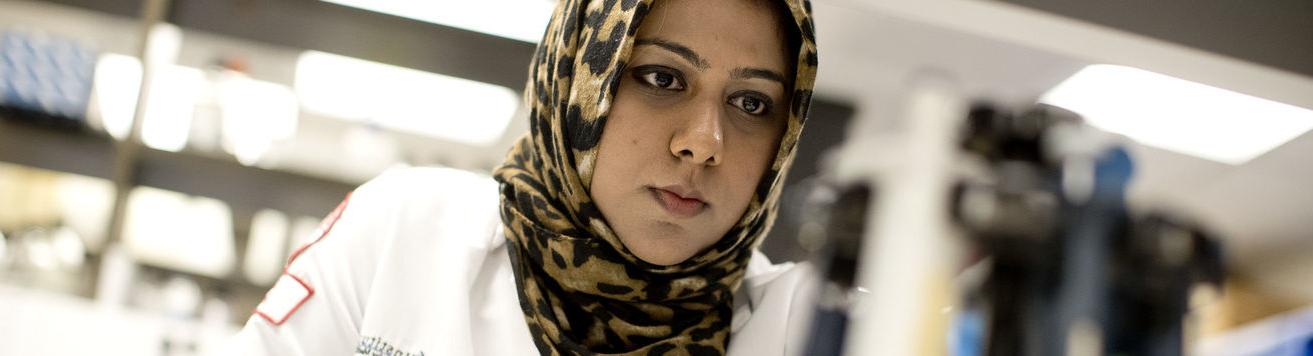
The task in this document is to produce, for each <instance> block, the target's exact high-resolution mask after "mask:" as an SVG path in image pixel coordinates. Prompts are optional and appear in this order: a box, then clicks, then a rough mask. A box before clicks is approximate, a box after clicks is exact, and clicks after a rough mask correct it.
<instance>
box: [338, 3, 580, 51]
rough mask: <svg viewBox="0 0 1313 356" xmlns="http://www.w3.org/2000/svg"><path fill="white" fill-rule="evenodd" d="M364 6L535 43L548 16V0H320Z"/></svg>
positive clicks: (539, 37) (371, 9) (367, 8)
mask: <svg viewBox="0 0 1313 356" xmlns="http://www.w3.org/2000/svg"><path fill="white" fill-rule="evenodd" d="M324 1H326V2H331V3H334V4H339V5H345V6H350V7H355V8H360V9H364V10H369V11H374V12H379V13H384V14H388V15H393V16H400V17H405V18H409V19H414V20H419V21H424V22H431V23H435V24H439V25H443V26H450V27H456V28H460V29H465V30H470V31H475V32H482V33H486V34H490V35H494V36H500V37H505V38H510V39H514V40H520V41H525V42H531V43H537V42H538V40H540V39H541V38H542V35H543V29H545V28H547V22H548V20H550V19H551V16H552V9H553V8H554V7H555V6H556V2H555V1H549V0H477V1H469V0H419V1H417V0H324Z"/></svg>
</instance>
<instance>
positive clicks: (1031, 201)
mask: <svg viewBox="0 0 1313 356" xmlns="http://www.w3.org/2000/svg"><path fill="white" fill-rule="evenodd" d="M960 143H961V147H960V148H961V153H962V154H963V155H964V157H969V158H971V159H973V160H975V161H976V162H980V163H981V166H983V167H984V169H983V172H979V173H977V174H974V175H968V176H964V177H962V178H960V179H959V180H958V183H957V184H956V186H955V187H954V188H953V194H952V195H951V199H952V202H951V203H950V204H949V206H950V207H951V210H952V211H951V215H952V217H953V219H952V220H953V222H954V224H956V225H957V226H958V228H959V229H960V231H962V232H963V235H964V238H965V241H963V242H964V244H965V245H966V246H968V247H967V250H968V251H972V253H970V255H971V256H972V257H971V258H970V260H969V261H963V265H972V266H974V267H973V268H972V269H973V270H979V271H981V272H982V273H980V275H981V278H979V279H978V280H976V281H975V283H967V284H959V287H960V288H962V289H964V290H960V291H959V292H960V294H961V295H962V296H963V297H964V298H965V300H963V301H962V305H963V308H960V310H959V311H957V313H958V314H959V317H958V318H956V319H957V320H958V321H957V323H959V324H968V325H966V327H962V326H961V325H959V326H958V327H956V328H954V329H953V330H952V331H950V332H952V333H956V334H957V335H952V336H951V337H946V338H945V339H946V340H955V342H954V344H955V346H954V347H952V348H950V350H951V352H952V353H954V354H958V355H1022V356H1030V355H1154V356H1157V355H1162V356H1166V355H1181V354H1182V353H1183V327H1182V325H1183V318H1184V316H1185V315H1186V313H1187V312H1188V311H1189V309H1188V308H1189V299H1190V294H1191V291H1192V290H1193V288H1194V287H1195V286H1197V285H1198V284H1199V283H1210V284H1213V285H1220V283H1221V281H1222V278H1223V265H1222V255H1221V246H1220V244H1219V243H1218V242H1217V240H1215V239H1214V238H1213V237H1212V236H1211V235H1210V234H1208V233H1206V232H1205V231H1204V230H1203V229H1201V228H1200V227H1198V226H1196V225H1194V224H1192V223H1190V222H1188V221H1187V220H1183V219H1181V218H1179V217H1175V216H1171V215H1167V214H1162V213H1157V212H1144V213H1139V212H1137V213H1132V212H1131V211H1129V210H1128V208H1127V205H1126V199H1125V196H1126V187H1127V184H1128V182H1129V181H1130V179H1131V176H1132V173H1133V165H1132V163H1131V159H1130V156H1129V154H1128V153H1127V152H1126V151H1125V150H1124V149H1122V148H1121V147H1120V146H1118V145H1117V144H1115V143H1108V142H1106V140H1101V139H1099V135H1098V134H1097V133H1096V130H1093V129H1092V128H1090V127H1089V126H1086V125H1084V123H1083V122H1082V120H1081V118H1080V117H1079V116H1077V115H1076V114H1074V113H1072V112H1069V111H1066V110H1063V109H1061V108H1057V107H1052V106H1047V105H1038V106H1036V107H1033V108H1030V109H1028V110H1025V111H1023V112H1021V113H1017V114H1014V113H1011V112H1008V111H1006V110H1003V109H1000V108H998V107H996V106H993V105H989V104H978V105H975V106H974V107H972V108H971V110H970V112H969V113H967V115H966V121H965V124H964V130H963V133H962V135H961V140H960ZM876 188H878V187H864V186H856V187H853V186H848V187H837V188H836V187H833V186H830V187H819V188H817V192H818V193H815V194H813V195H814V196H817V197H820V198H818V199H814V200H816V201H817V202H818V203H817V204H818V206H819V207H821V208H820V209H815V211H819V212H820V213H818V214H819V215H820V216H818V217H816V218H818V219H821V221H824V222H825V224H824V226H825V228H824V229H821V230H815V229H814V230H813V231H811V232H810V235H813V236H808V232H807V231H804V233H803V234H802V235H803V236H802V238H811V239H821V240H822V241H824V243H823V244H821V246H823V247H822V248H819V249H818V250H817V251H818V252H817V253H816V257H815V258H814V261H815V262H816V264H817V266H818V270H819V271H820V273H821V274H822V277H824V278H823V280H824V281H825V282H824V283H823V287H822V289H821V290H820V291H819V296H818V302H817V305H818V307H817V312H816V314H815V315H816V316H815V318H814V322H813V326H812V330H813V335H812V337H811V341H810V343H809V344H808V346H807V352H805V354H807V355H838V354H843V348H842V347H843V346H842V345H843V343H844V338H846V337H861V336H858V335H847V332H848V330H847V329H848V328H847V327H846V325H847V319H846V315H847V314H846V312H847V308H848V307H849V306H850V305H851V302H852V300H851V299H852V295H853V294H854V293H855V290H856V289H857V286H855V285H854V275H855V274H856V272H857V271H858V270H859V268H860V264H861V262H862V261H860V260H859V257H858V256H857V252H856V251H860V250H861V249H860V248H859V247H860V245H861V244H862V243H863V242H864V241H862V237H863V236H864V235H863V233H862V230H863V229H864V228H865V226H866V225H867V224H866V222H865V221H863V217H865V216H867V215H866V211H867V209H868V206H870V205H871V204H870V203H869V202H870V201H872V199H874V198H875V197H874V196H873V195H874V193H873V192H875V191H877V190H878V189H876ZM817 236H821V237H817ZM871 297H872V298H879V297H880V296H878V295H876V296H871ZM961 316H969V317H961ZM971 324H974V326H973V325H971Z"/></svg>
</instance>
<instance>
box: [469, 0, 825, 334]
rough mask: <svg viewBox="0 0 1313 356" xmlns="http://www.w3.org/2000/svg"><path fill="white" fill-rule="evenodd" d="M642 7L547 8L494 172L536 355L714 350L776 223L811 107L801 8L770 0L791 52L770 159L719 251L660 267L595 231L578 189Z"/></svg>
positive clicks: (805, 7) (596, 213)
mask: <svg viewBox="0 0 1313 356" xmlns="http://www.w3.org/2000/svg"><path fill="white" fill-rule="evenodd" d="M652 1H654V0H619V1H617V0H605V1H596V0H595V1H588V0H561V1H559V2H558V4H557V7H556V11H555V13H554V14H553V15H552V19H551V22H550V24H549V25H548V27H547V31H546V33H545V34H544V37H543V41H542V42H541V43H540V44H539V45H538V48H537V53H536V54H535V57H534V61H533V63H532V64H531V67H530V75H529V79H530V82H529V84H528V87H527V88H526V91H525V100H526V101H527V104H528V105H530V107H531V109H532V111H531V113H530V132H529V134H527V135H526V136H525V137H523V138H521V139H520V140H519V141H518V142H517V143H516V144H515V146H514V147H513V148H512V149H511V151H510V153H509V154H508V156H507V158H506V161H505V162H504V163H503V164H502V166H500V167H498V168H497V170H496V171H495V172H494V176H495V178H496V180H497V181H498V182H499V183H500V188H499V189H500V193H501V217H502V222H503V224H504V225H505V230H504V231H505V234H506V238H507V242H508V250H509V251H510V256H511V263H512V266H513V271H514V274H515V278H516V285H517V287H518V289H519V291H518V292H519V299H520V308H521V309H522V310H523V312H524V316H525V320H526V321H527V323H528V326H529V331H530V333H531V334H532V337H533V340H534V343H535V344H536V345H537V347H538V349H539V350H540V351H541V352H542V353H543V354H544V355H592V354H625V355H667V354H671V355H722V354H724V353H725V349H726V346H727V345H728V342H729V331H730V321H731V320H730V319H731V308H732V306H733V293H734V291H735V290H736V289H737V288H738V285H739V283H740V282H741V280H742V279H743V275H744V273H745V270H746V269H747V265H748V259H749V257H751V256H752V252H753V250H754V249H756V248H757V245H758V243H759V242H760V241H761V239H762V237H764V236H765V235H766V232H767V231H768V230H769V229H770V226H771V224H772V223H773V222H774V218H775V212H776V205H777V203H776V201H777V200H778V199H779V196H780V191H781V187H782V185H783V181H784V172H786V171H787V170H788V167H789V165H790V164H791V162H792V160H793V156H794V150H795V147H796V145H797V141H798V136H799V134H800V133H801V132H802V127H803V122H804V120H805V118H806V113H807V108H808V106H809V105H810V103H811V93H812V87H813V83H814V82H815V78H816V44H815V40H814V35H813V27H812V20H811V5H810V3H809V2H808V1H807V0H780V1H784V2H785V3H786V4H787V8H788V11H789V13H791V14H792V17H793V21H791V23H792V24H795V25H796V26H797V27H796V31H791V32H795V35H796V37H798V38H797V41H796V42H797V43H796V45H797V48H798V49H799V52H798V53H797V62H796V63H797V64H796V74H795V79H794V81H793V91H792V100H791V102H790V105H789V106H790V111H789V119H788V127H787V128H786V130H785V132H784V134H783V137H782V138H781V139H780V144H779V146H778V151H777V153H776V156H775V160H774V162H773V163H772V164H771V166H770V168H769V171H767V172H765V173H764V175H763V176H762V178H761V181H760V183H759V185H758V187H757V190H756V193H755V194H754V195H753V197H752V202H751V203H750V204H749V206H748V208H747V210H746V211H745V212H744V215H743V217H742V218H741V219H740V220H739V222H738V223H737V224H736V225H735V226H734V227H732V228H731V229H730V230H729V232H727V233H726V235H725V236H724V237H722V238H721V239H720V240H719V241H718V242H717V243H715V244H714V245H712V246H711V247H709V248H707V249H706V250H704V251H701V252H699V253H698V254H697V255H695V256H693V257H692V258H689V259H688V260H686V261H684V262H682V263H679V264H675V265H671V266H659V265H655V264H651V263H647V262H645V261H643V260H641V259H639V258H638V257H636V256H635V255H634V254H633V253H631V252H630V251H629V250H628V249H626V248H625V246H624V245H623V244H622V243H621V242H620V240H619V238H617V236H616V234H615V232H614V231H612V230H611V228H610V227H609V226H608V225H607V223H606V221H605V219H604V218H603V217H602V214H601V211H600V210H598V208H597V205H596V204H595V203H594V202H593V200H592V198H591V196H590V194H589V186H590V184H591V181H592V177H593V173H594V172H593V165H594V162H595V161H596V159H597V146H598V143H599V141H600V140H601V137H602V128H603V127H604V126H605V123H606V115H607V112H608V111H609V110H610V107H611V103H612V99H613V98H614V95H615V93H616V88H617V87H618V86H619V84H620V80H621V78H622V75H623V74H622V72H623V71H624V69H625V61H626V59H627V58H628V57H629V53H630V49H631V48H632V46H633V42H634V37H635V35H636V33H637V31H638V27H639V24H640V23H641V21H642V18H643V17H644V15H646V13H647V12H648V10H649V9H650V7H651V6H652ZM726 21H730V20H729V19H726Z"/></svg>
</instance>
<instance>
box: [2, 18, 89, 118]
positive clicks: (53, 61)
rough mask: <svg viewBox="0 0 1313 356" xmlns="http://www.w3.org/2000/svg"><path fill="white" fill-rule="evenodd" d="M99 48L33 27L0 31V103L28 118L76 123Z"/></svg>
mask: <svg viewBox="0 0 1313 356" xmlns="http://www.w3.org/2000/svg"><path fill="white" fill-rule="evenodd" d="M96 58H97V53H96V52H95V51H94V50H92V49H90V48H87V47H86V46H83V45H82V44H80V43H78V42H77V41H74V40H71V39H66V38H60V37H55V36H50V35H45V34H41V33H36V32H19V31H6V32H0V107H3V108H4V109H7V110H6V111H11V110H12V111H18V112H22V113H24V114H27V115H19V116H20V117H22V118H24V119H30V120H52V121H54V122H53V123H55V124H69V125H76V126H80V125H81V124H82V123H84V122H85V119H86V112H87V104H88V102H89V101H90V99H91V85H92V80H93V78H94V74H95V68H96Z"/></svg>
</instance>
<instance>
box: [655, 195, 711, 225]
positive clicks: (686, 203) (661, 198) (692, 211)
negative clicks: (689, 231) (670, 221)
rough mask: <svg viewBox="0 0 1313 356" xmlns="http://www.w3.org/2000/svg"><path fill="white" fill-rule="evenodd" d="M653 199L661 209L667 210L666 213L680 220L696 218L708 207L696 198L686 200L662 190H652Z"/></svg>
mask: <svg viewBox="0 0 1313 356" xmlns="http://www.w3.org/2000/svg"><path fill="white" fill-rule="evenodd" d="M652 197H653V198H655V199H656V200H657V202H658V203H660V204H661V207H663V208H666V211H667V212H670V215H674V216H676V217H679V218H691V217H693V216H696V215H697V214H698V213H701V212H702V209H703V208H705V207H706V206H707V203H704V202H702V200H699V199H696V198H684V197H681V196H679V194H675V193H673V192H671V191H668V190H665V189H661V188H652Z"/></svg>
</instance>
